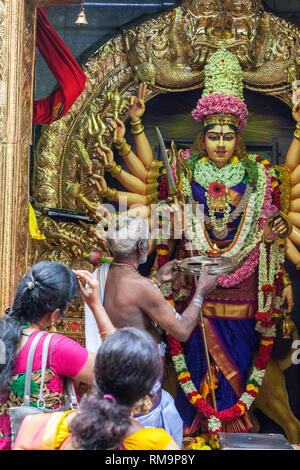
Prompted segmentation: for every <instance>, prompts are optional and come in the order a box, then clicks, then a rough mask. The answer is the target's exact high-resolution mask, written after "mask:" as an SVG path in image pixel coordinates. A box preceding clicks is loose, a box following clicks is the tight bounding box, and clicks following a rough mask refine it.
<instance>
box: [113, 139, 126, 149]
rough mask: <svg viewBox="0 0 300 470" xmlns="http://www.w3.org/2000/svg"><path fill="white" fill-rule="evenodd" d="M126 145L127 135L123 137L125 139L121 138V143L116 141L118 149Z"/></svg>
mask: <svg viewBox="0 0 300 470" xmlns="http://www.w3.org/2000/svg"><path fill="white" fill-rule="evenodd" d="M124 145H126V139H125V137H123V139H122V140H121V142H120V143H119V144H117V143H115V147H116V149H117V150H120V149H121V148H122V147H124Z"/></svg>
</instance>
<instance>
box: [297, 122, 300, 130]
mask: <svg viewBox="0 0 300 470" xmlns="http://www.w3.org/2000/svg"><path fill="white" fill-rule="evenodd" d="M296 129H298V130H299V131H300V122H296Z"/></svg>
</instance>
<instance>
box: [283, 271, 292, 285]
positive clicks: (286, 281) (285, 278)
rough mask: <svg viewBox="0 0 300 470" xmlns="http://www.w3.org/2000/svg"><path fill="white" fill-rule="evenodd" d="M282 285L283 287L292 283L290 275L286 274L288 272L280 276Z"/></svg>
mask: <svg viewBox="0 0 300 470" xmlns="http://www.w3.org/2000/svg"><path fill="white" fill-rule="evenodd" d="M282 285H283V287H286V286H290V285H292V282H291V280H290V276H289V275H288V273H284V275H283V276H282Z"/></svg>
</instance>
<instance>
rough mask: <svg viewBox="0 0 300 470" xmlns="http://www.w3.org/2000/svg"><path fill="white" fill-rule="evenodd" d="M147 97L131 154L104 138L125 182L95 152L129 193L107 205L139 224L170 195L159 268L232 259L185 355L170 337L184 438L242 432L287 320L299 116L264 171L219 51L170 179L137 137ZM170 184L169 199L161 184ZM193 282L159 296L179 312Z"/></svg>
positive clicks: (293, 435)
mask: <svg viewBox="0 0 300 470" xmlns="http://www.w3.org/2000/svg"><path fill="white" fill-rule="evenodd" d="M144 93H145V87H144V85H141V86H140V88H139V93H138V95H137V97H135V98H134V99H133V100H132V102H131V103H130V106H129V115H130V118H131V121H130V125H131V131H132V133H133V134H134V138H135V151H136V153H134V152H133V151H132V148H131V146H130V145H129V144H128V143H127V142H126V140H125V138H124V135H125V126H124V124H123V123H122V122H121V121H120V120H116V121H111V124H110V126H111V130H112V129H113V128H117V131H116V143H115V147H116V149H117V150H118V151H119V154H120V155H121V157H122V158H123V159H124V162H125V164H126V166H127V168H128V170H129V172H130V173H128V172H126V171H125V170H123V169H122V168H121V166H120V165H117V164H116V162H115V161H114V160H113V152H112V151H111V150H110V149H108V148H107V147H102V148H100V149H99V153H100V154H102V155H104V154H105V157H106V158H105V164H106V169H107V171H109V172H110V173H111V175H112V176H113V177H115V178H117V179H118V180H119V181H120V182H121V183H122V184H123V186H124V187H125V188H126V189H127V190H128V192H120V191H117V190H113V189H109V188H107V187H106V186H105V184H104V188H103V192H104V193H105V195H106V196H107V197H108V199H109V200H114V201H117V200H119V199H120V197H121V196H126V197H127V202H128V206H131V205H133V204H138V205H144V206H146V208H147V210H146V211H145V214H146V215H147V216H149V215H150V206H151V204H155V203H162V202H163V201H168V202H170V196H173V202H174V201H175V203H176V201H177V200H179V201H181V203H187V202H188V203H189V204H186V205H185V207H184V209H185V210H184V213H183V214H181V215H180V217H177V218H176V212H175V216H174V217H173V219H171V222H170V224H172V223H173V224H174V225H176V236H174V230H171V231H170V233H171V235H170V237H169V239H166V237H164V235H163V230H162V235H161V236H160V239H159V240H156V250H157V259H156V265H157V266H161V265H162V264H164V263H165V262H166V261H167V260H168V259H172V258H177V259H179V260H183V259H185V258H190V257H195V256H203V255H207V254H208V253H210V254H212V256H214V255H215V256H216V257H223V258H227V259H228V258H229V259H230V260H231V262H232V264H233V266H234V267H233V269H232V270H231V271H230V272H228V273H224V274H221V275H220V276H219V278H218V287H217V289H216V290H215V291H213V292H212V293H211V294H210V295H209V296H208V297H207V298H206V299H205V301H204V304H203V308H202V315H203V318H202V322H201V323H202V324H201V325H199V328H196V329H195V330H194V332H193V333H192V335H191V337H190V339H189V340H188V341H187V342H186V343H185V344H180V343H179V342H178V341H176V340H174V338H172V337H170V336H168V344H169V350H170V355H171V357H172V359H173V363H174V366H175V370H176V373H177V378H178V382H179V384H180V387H179V392H178V394H177V397H176V406H177V408H178V410H179V412H180V414H181V416H182V418H183V421H184V426H185V434H186V435H192V434H193V433H195V432H196V431H198V429H199V428H200V427H201V429H204V430H207V429H208V430H209V431H210V432H213V433H215V432H219V431H221V430H223V431H228V432H247V431H250V430H251V429H252V428H253V425H252V423H251V420H250V417H249V415H248V410H249V409H250V406H251V405H252V403H253V402H254V400H255V398H256V397H257V396H258V394H259V390H260V387H261V385H262V382H263V378H264V375H265V370H266V368H267V364H268V361H269V359H270V355H271V351H272V346H273V343H274V339H275V335H276V329H277V325H278V319H279V318H280V310H281V309H280V307H281V305H284V304H285V306H286V310H285V311H286V312H290V311H291V309H292V306H293V296H292V286H291V282H290V279H289V276H288V274H287V273H286V272H285V269H284V261H285V256H286V254H288V256H289V258H290V259H292V258H293V254H295V259H297V256H298V250H297V248H296V246H295V245H300V232H299V227H300V214H299V208H300V206H299V201H300V184H299V183H300V172H299V169H300V110H298V107H297V106H295V107H294V109H293V117H294V119H295V121H296V122H297V124H296V130H295V132H294V139H293V141H292V144H291V146H290V148H289V151H288V153H287V156H286V161H285V164H284V165H282V166H276V167H273V166H272V165H271V164H270V163H269V162H268V161H267V160H265V159H264V158H261V157H258V156H256V155H254V154H248V153H247V151H246V148H245V145H244V142H243V138H242V135H241V131H242V130H243V128H244V126H245V125H246V122H247V108H246V105H245V102H244V99H243V82H242V70H241V67H240V65H239V62H238V60H237V58H236V56H234V55H233V54H231V53H230V52H229V51H228V50H226V49H219V50H217V51H216V52H215V53H214V54H213V55H212V56H211V58H210V60H209V61H208V63H207V65H206V67H205V84H204V91H203V94H202V98H201V99H199V101H198V103H197V105H196V108H195V109H194V111H193V112H192V115H193V117H194V119H196V121H198V122H199V123H201V124H202V130H201V132H200V133H199V135H198V136H197V138H196V140H195V142H194V145H193V147H192V149H189V150H186V151H185V152H184V153H180V152H177V151H176V149H175V150H174V149H173V150H174V152H173V156H174V161H173V167H172V161H171V162H170V163H171V170H172V175H170V174H167V170H168V168H167V167H168V165H167V167H166V165H164V163H163V162H160V161H156V160H154V159H153V155H152V150H151V147H150V145H149V143H148V140H147V138H146V136H145V133H144V128H143V125H142V122H141V117H142V115H143V113H144V110H145V107H144ZM172 176H173V179H174V182H175V191H174V190H172V191H170V186H169V185H168V182H169V183H170V177H172ZM286 185H289V187H290V188H291V190H290V189H287V187H286ZM287 195H288V196H287ZM168 198H169V199H168ZM287 198H290V200H287ZM171 199H172V198H171ZM198 206H201V207H203V211H204V212H203V213H202V217H198V214H199V211H197V210H196V209H197V207H198ZM180 207H182V205H181V206H180ZM288 209H289V214H288V215H287V213H286V212H288ZM179 212H181V211H180V210H178V211H177V213H179ZM162 219H164V218H162ZM172 221H173V222H172ZM178 221H179V222H178ZM180 221H182V224H183V225H182V227H181V228H180V230H178V224H179V223H180ZM162 223H163V224H164V223H167V222H164V220H162ZM171 228H172V227H171ZM178 232H180V233H182V237H181V238H180V239H179V237H178ZM172 234H173V236H172ZM298 265H299V263H298ZM297 268H299V266H297ZM194 283H195V280H194V276H192V275H189V274H188V273H186V272H183V271H182V272H179V273H178V275H177V276H176V278H175V280H174V282H173V284H172V286H170V288H169V290H168V291H166V292H165V295H166V298H167V299H168V300H169V301H170V302H173V303H174V305H175V308H176V311H177V312H181V311H183V309H184V308H185V306H186V305H187V303H188V302H189V299H191V296H192V295H193V293H194V289H195V285H194ZM285 321H286V319H285ZM285 324H286V323H285ZM203 331H204V332H205V335H204V334H203ZM254 358H255V360H254ZM278 420H279V421H280V418H279V419H278ZM287 434H289V435H288V438H289V440H290V441H291V442H295V439H297V438H298V439H299V429H297V430H296V431H295V429H294V431H292V430H290V431H289V430H288V431H287Z"/></svg>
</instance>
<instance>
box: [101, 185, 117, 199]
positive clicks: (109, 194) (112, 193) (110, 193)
mask: <svg viewBox="0 0 300 470" xmlns="http://www.w3.org/2000/svg"><path fill="white" fill-rule="evenodd" d="M117 195H118V190H117V189H116V188H108V189H107V191H106V193H105V194H103V196H104V197H106V199H108V200H109V201H116V200H117Z"/></svg>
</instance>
